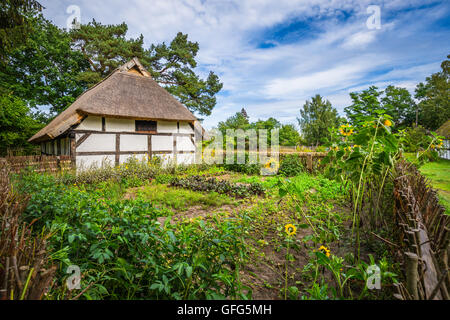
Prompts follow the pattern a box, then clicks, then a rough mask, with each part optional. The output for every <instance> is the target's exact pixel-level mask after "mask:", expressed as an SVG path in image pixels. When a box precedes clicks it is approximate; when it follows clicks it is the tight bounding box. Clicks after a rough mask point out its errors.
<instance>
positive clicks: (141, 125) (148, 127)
mask: <svg viewBox="0 0 450 320" xmlns="http://www.w3.org/2000/svg"><path fill="white" fill-rule="evenodd" d="M136 131H141V132H156V121H144V120H136Z"/></svg>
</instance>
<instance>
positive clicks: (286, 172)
mask: <svg viewBox="0 0 450 320" xmlns="http://www.w3.org/2000/svg"><path fill="white" fill-rule="evenodd" d="M303 171H304V168H303V164H302V161H301V159H300V157H299V156H298V155H297V154H287V155H284V156H283V157H282V158H281V161H280V168H279V169H278V174H279V175H282V176H285V177H293V176H296V175H299V174H300V173H302V172H303Z"/></svg>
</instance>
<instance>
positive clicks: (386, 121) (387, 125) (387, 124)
mask: <svg viewBox="0 0 450 320" xmlns="http://www.w3.org/2000/svg"><path fill="white" fill-rule="evenodd" d="M384 125H385V126H386V127H390V126H392V121H391V120H389V119H386V120H384Z"/></svg>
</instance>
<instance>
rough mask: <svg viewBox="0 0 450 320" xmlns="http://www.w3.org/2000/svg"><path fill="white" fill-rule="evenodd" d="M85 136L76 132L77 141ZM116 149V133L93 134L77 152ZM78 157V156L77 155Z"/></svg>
mask: <svg viewBox="0 0 450 320" xmlns="http://www.w3.org/2000/svg"><path fill="white" fill-rule="evenodd" d="M82 136H83V134H82V133H77V134H76V141H78V140H79V139H80V138H81V137H82ZM104 151H116V135H115V134H101V133H100V134H95V133H93V134H91V135H90V136H89V137H88V138H87V139H86V140H85V141H83V143H82V144H81V145H80V146H78V148H77V149H76V152H104ZM77 158H78V157H77Z"/></svg>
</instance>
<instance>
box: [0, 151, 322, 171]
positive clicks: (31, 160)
mask: <svg viewBox="0 0 450 320" xmlns="http://www.w3.org/2000/svg"><path fill="white" fill-rule="evenodd" d="M290 154H296V155H298V156H299V157H300V158H301V159H302V162H303V164H304V166H305V167H306V168H307V169H308V170H309V171H313V170H314V169H315V168H317V167H318V161H317V160H318V159H321V158H323V157H325V156H326V155H327V153H326V152H280V153H279V155H280V158H281V159H282V158H283V157H285V156H286V155H290ZM4 165H8V166H9V167H10V169H11V171H12V172H15V173H18V172H20V171H22V170H23V169H25V168H28V167H31V168H32V169H33V170H34V171H35V172H56V171H59V170H61V169H70V168H71V167H72V163H71V158H70V156H8V157H5V158H0V167H2V166H4Z"/></svg>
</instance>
